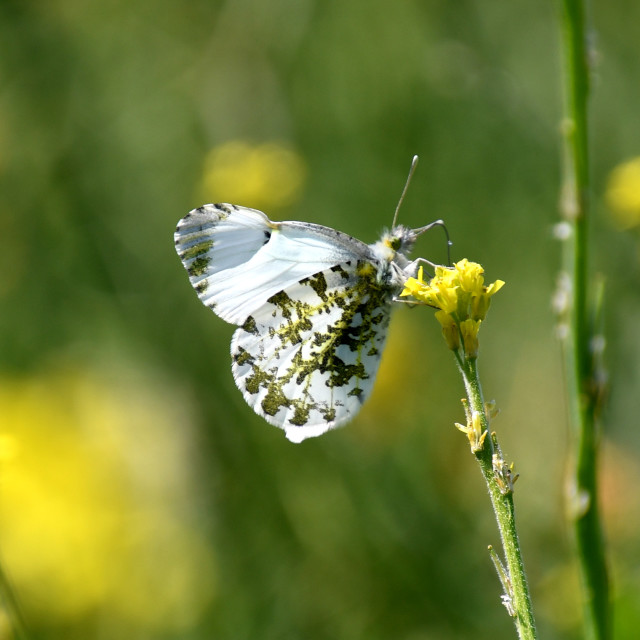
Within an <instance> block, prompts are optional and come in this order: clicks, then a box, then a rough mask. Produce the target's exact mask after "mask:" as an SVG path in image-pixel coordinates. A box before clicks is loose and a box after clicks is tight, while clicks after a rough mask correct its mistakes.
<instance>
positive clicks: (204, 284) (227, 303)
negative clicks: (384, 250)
mask: <svg viewBox="0 0 640 640" xmlns="http://www.w3.org/2000/svg"><path fill="white" fill-rule="evenodd" d="M174 238H175V244H176V250H177V252H178V255H179V256H180V258H181V260H182V262H183V264H184V266H185V268H186V270H187V272H188V274H189V279H190V280H191V284H192V285H193V287H194V288H195V290H196V292H197V293H198V296H199V297H200V300H201V301H202V302H203V303H204V304H205V305H207V306H208V307H210V308H211V309H212V310H213V311H215V313H217V314H218V315H219V316H220V317H221V318H222V319H223V320H226V321H227V322H231V323H233V324H238V325H242V324H243V323H244V322H245V320H246V319H247V317H248V316H250V315H251V314H252V313H253V312H254V311H255V310H256V309H259V308H260V307H261V306H262V305H264V304H265V303H266V301H267V300H268V299H269V298H271V296H273V295H275V294H276V293H278V292H280V291H282V290H283V289H286V288H287V287H288V286H291V285H293V284H296V283H298V282H299V281H300V280H302V279H304V278H307V277H309V276H311V275H313V274H315V273H318V272H320V271H323V270H324V269H327V268H328V267H331V266H333V265H336V264H339V263H340V262H343V261H348V260H354V261H355V260H357V259H359V258H363V257H367V256H369V255H370V253H371V250H370V248H369V247H368V246H367V245H366V244H364V243H362V242H360V241H359V240H356V239H355V238H351V237H350V236H348V235H346V234H344V233H340V232H339V231H335V230H334V229H330V228H328V227H323V226H321V225H316V224H310V223H305V222H272V221H271V220H269V218H267V216H265V215H264V213H262V212H261V211H257V210H256V209H248V208H246V207H238V206H236V205H230V204H208V205H204V206H203V207H200V208H199V209H194V210H193V211H191V212H190V213H188V214H187V215H186V216H185V217H184V218H182V220H180V222H179V223H178V226H177V228H176V232H175V236H174Z"/></svg>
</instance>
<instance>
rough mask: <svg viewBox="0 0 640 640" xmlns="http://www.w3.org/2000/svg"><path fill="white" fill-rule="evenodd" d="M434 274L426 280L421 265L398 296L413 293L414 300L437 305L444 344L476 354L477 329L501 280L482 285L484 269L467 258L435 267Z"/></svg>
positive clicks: (472, 356)
mask: <svg viewBox="0 0 640 640" xmlns="http://www.w3.org/2000/svg"><path fill="white" fill-rule="evenodd" d="M435 271H436V273H435V276H434V277H433V278H432V279H431V280H430V281H429V282H425V281H424V279H423V269H422V267H420V270H419V271H418V277H417V278H409V279H408V280H407V282H406V283H405V288H404V290H403V291H402V293H401V294H400V295H401V296H413V297H414V298H415V299H416V300H418V301H420V302H422V303H424V304H428V305H430V306H432V307H435V308H436V309H438V311H436V318H437V319H438V321H439V322H440V324H441V325H442V333H443V335H444V338H445V340H446V341H447V345H448V346H449V348H450V349H452V350H453V351H458V350H459V349H460V346H461V345H462V346H463V348H464V353H465V355H466V357H467V358H475V357H477V355H478V331H479V330H480V324H481V323H482V321H483V320H484V318H485V316H486V315H487V311H488V310H489V304H490V302H491V296H493V294H494V293H496V292H497V291H499V290H500V289H501V288H502V286H503V285H504V282H503V281H502V280H496V281H495V282H493V283H492V284H490V285H488V286H485V285H484V276H483V274H484V269H483V268H482V267H481V266H480V265H479V264H477V263H476V262H469V261H468V260H467V259H466V258H465V259H464V260H461V261H460V262H458V263H456V264H455V265H454V266H453V267H442V266H437V267H436V270H435Z"/></svg>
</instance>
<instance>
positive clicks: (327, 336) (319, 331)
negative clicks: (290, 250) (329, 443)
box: [231, 260, 392, 442]
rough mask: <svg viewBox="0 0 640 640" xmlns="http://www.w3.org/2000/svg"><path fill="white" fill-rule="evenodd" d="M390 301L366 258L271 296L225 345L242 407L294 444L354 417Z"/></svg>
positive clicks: (372, 371)
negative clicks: (238, 389)
mask: <svg viewBox="0 0 640 640" xmlns="http://www.w3.org/2000/svg"><path fill="white" fill-rule="evenodd" d="M391 297H392V290H391V289H390V288H389V287H387V286H384V285H381V284H380V283H378V281H377V279H376V267H375V264H372V263H371V262H369V261H367V260H348V261H346V262H344V263H342V264H338V265H334V266H333V267H331V268H329V269H325V270H322V271H319V272H317V273H315V274H314V275H312V276H310V277H305V278H302V279H300V280H299V281H298V282H295V283H293V284H291V285H289V286H288V287H285V288H284V289H282V290H281V291H279V292H278V293H276V294H274V295H272V296H270V297H269V299H268V300H266V301H265V302H264V304H263V305H261V306H260V307H259V308H257V309H255V311H254V312H253V313H252V314H251V315H250V316H249V317H248V318H247V319H246V321H245V323H244V324H243V326H242V327H240V328H239V329H237V330H236V332H235V334H234V336H233V340H232V342H231V353H232V357H233V375H234V378H235V380H236V383H237V385H238V387H239V388H240V389H241V391H242V393H243V395H244V397H245V399H246V401H247V402H248V403H249V405H251V407H252V408H253V409H254V411H255V412H256V413H257V414H259V415H261V416H262V417H264V418H265V419H266V420H267V421H268V422H270V423H271V424H274V425H276V426H278V427H280V428H282V429H284V430H285V432H286V436H287V438H289V440H291V441H293V442H301V441H302V440H304V439H305V438H309V437H313V436H318V435H320V434H322V433H324V432H325V431H328V430H329V429H333V428H334V427H337V426H339V425H341V424H342V423H344V422H346V421H348V420H350V419H351V418H353V416H354V415H355V414H356V413H357V412H358V411H359V409H360V407H361V405H362V403H363V402H364V400H365V399H366V398H367V396H368V395H369V393H370V392H371V389H372V386H373V381H374V378H375V375H376V372H377V370H378V365H379V363H380V357H381V354H382V348H383V346H384V342H385V338H386V334H387V326H388V323H389V311H390V302H391Z"/></svg>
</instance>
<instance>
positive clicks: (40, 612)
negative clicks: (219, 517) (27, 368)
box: [0, 371, 215, 637]
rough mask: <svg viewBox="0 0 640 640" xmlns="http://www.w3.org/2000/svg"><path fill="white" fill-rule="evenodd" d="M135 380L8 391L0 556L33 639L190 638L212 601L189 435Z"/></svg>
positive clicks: (11, 383)
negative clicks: (97, 632)
mask: <svg viewBox="0 0 640 640" xmlns="http://www.w3.org/2000/svg"><path fill="white" fill-rule="evenodd" d="M125 378H126V379H124V380H123V381H122V383H114V382H113V380H112V379H110V380H109V382H107V381H106V380H102V379H100V378H99V377H98V376H96V375H93V374H92V373H91V372H87V371H77V372H72V373H68V372H65V373H53V374H48V375H42V376H40V377H33V378H26V379H20V380H15V379H10V378H4V379H2V380H0V406H1V407H2V433H1V437H0V462H1V463H2V492H0V513H2V527H1V528H0V549H2V561H3V565H5V566H6V570H7V572H8V574H10V575H11V576H12V580H13V582H14V583H15V586H16V590H17V591H18V592H19V593H20V596H21V600H22V605H23V607H24V609H25V613H26V615H27V617H28V618H29V619H31V620H33V621H35V623H36V627H37V626H38V625H42V628H46V627H47V626H50V625H54V624H55V625H60V626H64V625H69V626H73V625H76V624H81V623H79V622H78V621H80V620H86V619H91V618H92V616H93V618H94V619H100V618H101V617H104V616H107V617H108V619H109V623H110V625H111V626H110V629H111V632H112V633H113V636H114V637H129V636H131V635H132V633H131V632H132V629H134V628H135V629H136V630H137V631H136V632H135V633H134V634H133V635H136V636H137V637H140V636H144V637H151V636H154V631H153V630H155V629H158V628H160V629H161V630H162V632H163V633H168V632H169V631H171V630H172V631H174V632H180V633H185V632H186V631H187V630H188V629H189V628H190V627H192V626H194V625H195V624H196V623H197V621H198V619H199V618H200V617H201V616H202V615H203V613H204V611H205V610H206V609H207V607H208V606H209V605H210V602H211V600H212V598H213V597H214V582H215V560H214V557H213V552H212V549H211V547H210V546H209V545H208V543H207V538H206V532H205V531H204V530H203V529H202V528H201V527H200V526H199V525H198V518H197V515H196V514H195V513H190V509H189V508H188V498H189V495H191V494H192V493H197V479H196V478H195V477H194V475H193V470H192V468H191V465H192V461H191V459H190V458H189V457H188V455H186V452H187V451H188V450H189V447H190V446H191V445H192V443H191V441H190V438H189V435H188V434H189V429H188V428H186V429H183V428H181V429H176V424H178V423H180V424H182V423H183V419H182V415H181V414H180V410H179V409H176V407H175V405H174V400H173V399H172V400H169V399H168V396H167V397H165V396H166V394H164V396H163V391H164V390H162V389H154V388H153V387H152V386H150V385H149V384H148V383H147V382H145V381H144V380H143V379H141V378H137V377H136V376H133V375H130V374H129V375H127V376H125ZM184 426H185V427H188V425H184ZM185 635H188V633H185Z"/></svg>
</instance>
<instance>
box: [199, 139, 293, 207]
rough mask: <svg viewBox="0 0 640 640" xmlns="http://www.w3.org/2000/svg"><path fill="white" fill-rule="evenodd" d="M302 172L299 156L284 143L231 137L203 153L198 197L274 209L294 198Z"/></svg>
mask: <svg viewBox="0 0 640 640" xmlns="http://www.w3.org/2000/svg"><path fill="white" fill-rule="evenodd" d="M305 174H306V167H305V164H304V161H303V159H302V158H301V156H300V155H299V154H298V153H296V152H295V151H294V150H293V149H291V148H289V147H288V146H286V145H283V144H281V143H276V142H267V143H264V144H258V145H251V144H249V143H248V142H244V141H242V140H232V141H231V142H227V143H225V144H222V145H220V146H218V147H214V148H213V149H212V150H211V151H210V152H209V153H208V154H207V156H206V158H205V162H204V171H203V178H202V187H201V190H202V194H201V195H200V196H199V197H198V200H200V199H204V200H206V201H207V202H231V203H234V204H244V205H246V206H248V205H250V206H251V207H254V208H258V209H267V210H269V209H276V208H279V207H284V206H286V205H288V204H291V203H292V202H294V201H295V199H296V198H297V197H298V195H299V194H300V191H301V189H302V186H303V183H304V179H305Z"/></svg>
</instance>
